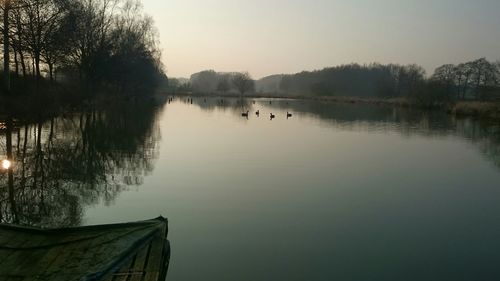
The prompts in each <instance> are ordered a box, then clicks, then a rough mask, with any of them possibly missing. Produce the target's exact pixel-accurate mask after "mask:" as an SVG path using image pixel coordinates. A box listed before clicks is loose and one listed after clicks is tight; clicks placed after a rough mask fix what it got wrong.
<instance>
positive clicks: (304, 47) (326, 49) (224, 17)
mask: <svg viewBox="0 0 500 281" xmlns="http://www.w3.org/2000/svg"><path fill="white" fill-rule="evenodd" d="M142 2H143V6H144V10H145V12H146V13H147V14H149V15H150V16H152V17H153V19H154V20H155V22H156V27H157V29H158V32H159V34H160V41H161V48H162V51H163V63H164V65H165V68H166V70H167V75H168V76H169V77H189V76H190V75H191V74H193V73H195V72H198V71H201V70H206V69H214V70H216V71H248V72H249V73H250V74H251V75H252V76H253V77H254V78H257V79H258V78H261V77H264V76H267V75H271V74H279V73H296V72H300V71H303V70H315V69H322V68H324V67H328V66H335V65H340V64H346V63H352V62H356V63H361V64H363V63H371V62H379V63H400V64H409V63H417V64H419V65H422V66H423V67H424V68H425V69H426V70H427V71H428V73H432V71H433V70H434V69H435V68H436V67H437V66H439V65H442V64H446V63H460V62H464V61H469V60H472V59H476V58H480V57H486V58H487V59H489V60H493V61H494V60H499V59H500V0H251V1H249V0H142Z"/></svg>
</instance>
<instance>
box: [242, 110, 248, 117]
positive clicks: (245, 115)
mask: <svg viewBox="0 0 500 281" xmlns="http://www.w3.org/2000/svg"><path fill="white" fill-rule="evenodd" d="M248 112H249V111H248V110H247V112H243V113H241V116H243V117H247V118H248Z"/></svg>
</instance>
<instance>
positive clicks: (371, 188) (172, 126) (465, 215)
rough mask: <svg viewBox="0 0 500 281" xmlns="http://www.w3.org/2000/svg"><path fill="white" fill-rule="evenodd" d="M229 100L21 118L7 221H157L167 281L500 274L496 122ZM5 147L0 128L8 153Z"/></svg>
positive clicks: (3, 207)
mask: <svg viewBox="0 0 500 281" xmlns="http://www.w3.org/2000/svg"><path fill="white" fill-rule="evenodd" d="M237 103H238V101H237V100H235V99H234V100H227V99H226V100H225V101H224V103H223V104H221V103H220V102H219V101H217V100H216V99H208V100H207V101H206V102H204V101H203V99H195V101H194V103H193V104H191V103H188V102H186V101H185V99H180V98H177V99H176V100H174V101H173V102H172V103H166V104H162V105H157V106H152V105H148V104H133V103H130V104H126V105H123V106H110V108H101V109H96V110H93V111H89V112H83V113H79V114H72V115H67V116H61V117H59V118H55V119H52V120H44V121H43V122H40V123H37V122H31V123H29V124H28V125H25V124H17V126H16V129H15V130H14V133H13V135H12V139H13V144H12V148H13V154H14V157H15V163H14V164H15V170H14V187H13V189H12V188H11V189H10V192H9V188H8V185H7V176H6V175H5V173H3V174H0V220H1V221H3V222H16V223H20V224H28V225H35V226H44V227H56V226H71V225H89V224H101V223H114V222H126V221H134V220H143V219H148V218H153V217H156V216H158V215H163V216H166V217H168V218H169V221H170V233H169V239H170V241H171V244H172V257H171V266H170V270H169V275H168V278H167V280H176V281H183V280H218V281H222V280H231V281H232V280H248V281H255V280H287V281H290V280H422V281H429V280H498V279H499V278H500V266H498V264H499V263H500V238H499V237H500V125H499V124H486V123H481V122H478V121H473V120H468V119H458V120H457V119H453V118H451V117H449V116H447V115H445V114H441V113H429V112H422V111H408V110H402V109H394V110H393V109H390V108H385V107H373V106H359V105H334V104H329V103H321V102H310V101H292V100H290V101H287V100H273V101H272V104H270V103H269V100H256V103H255V104H253V102H252V100H247V101H245V102H244V104H243V105H241V104H237ZM242 107H243V108H245V109H246V108H248V109H249V110H250V117H249V118H248V119H246V118H244V117H242V116H241V112H242V111H243V109H242ZM257 109H259V110H260V112H261V116H260V117H256V116H255V114H253V113H252V112H254V111H256V110H257ZM245 111H246V110H245ZM287 111H290V112H293V114H294V115H293V117H292V118H290V119H287V118H286V112H287ZM270 112H273V113H275V114H276V115H277V117H276V119H274V120H272V121H271V120H269V113H270ZM5 138H6V134H5V130H3V129H0V142H1V147H0V153H3V154H1V155H0V156H2V157H5V155H6V152H5V151H6V147H5V146H6V145H5V144H6V142H5ZM9 195H11V196H9Z"/></svg>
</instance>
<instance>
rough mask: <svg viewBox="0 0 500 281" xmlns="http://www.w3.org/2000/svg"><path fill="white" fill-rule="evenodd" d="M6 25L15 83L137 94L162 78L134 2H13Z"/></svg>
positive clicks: (146, 21) (151, 35)
mask: <svg viewBox="0 0 500 281" xmlns="http://www.w3.org/2000/svg"><path fill="white" fill-rule="evenodd" d="M2 8H3V10H4V11H5V9H4V7H2ZM8 21H9V29H8V30H7V32H8V40H9V44H10V52H11V54H12V55H11V58H10V65H11V70H12V76H13V83H14V84H15V83H16V81H17V84H18V85H23V84H26V82H25V81H36V85H37V86H38V85H39V84H40V83H44V82H45V83H50V82H51V83H54V82H55V81H57V82H60V83H76V84H78V85H80V86H84V88H85V89H87V90H91V91H94V90H96V89H100V88H105V89H107V90H116V91H120V92H127V91H129V92H135V91H145V90H151V89H153V88H154V87H155V86H156V85H158V83H160V82H161V81H162V79H166V76H165V74H164V72H163V69H162V64H161V62H160V55H161V53H160V50H159V47H158V36H157V32H156V30H155V27H154V24H153V20H152V19H151V18H150V17H148V16H147V15H145V14H144V13H143V11H142V6H141V3H140V2H139V1H138V0H18V1H11V4H10V13H9V18H8ZM4 31H5V30H4V28H3V26H2V32H4ZM3 43H4V42H2V44H3ZM13 86H14V87H13V90H14V91H15V90H16V89H15V85H13Z"/></svg>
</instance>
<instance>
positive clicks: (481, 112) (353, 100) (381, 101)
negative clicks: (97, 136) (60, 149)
mask: <svg viewBox="0 0 500 281" xmlns="http://www.w3.org/2000/svg"><path fill="white" fill-rule="evenodd" d="M159 95H169V96H190V97H211V98H217V97H220V98H223V97H226V98H239V97H240V95H238V94H192V93H175V94H173V93H160V94H159ZM243 97H244V98H254V99H259V98H266V99H292V100H311V101H321V102H332V103H342V104H367V105H376V106H388V107H399V108H415V109H421V110H440V111H443V112H445V113H447V114H450V115H452V116H455V117H473V118H479V119H491V120H500V101H456V102H449V103H436V104H433V105H423V104H418V103H417V102H415V101H412V100H409V99H407V98H364V97H341V96H338V97H332V96H295V95H271V94H256V93H254V94H247V95H244V96H243Z"/></svg>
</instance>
